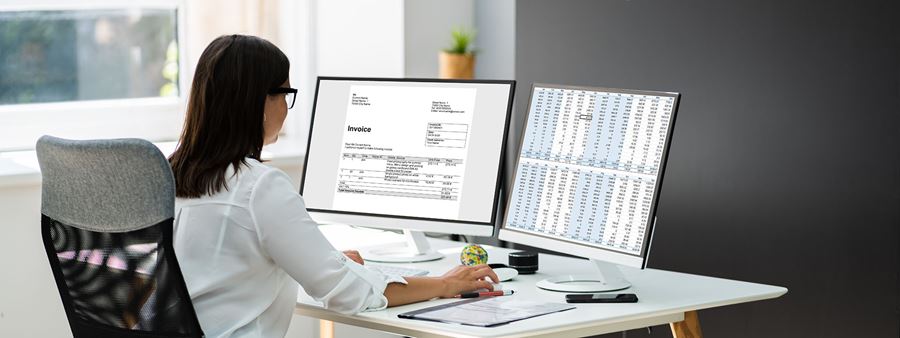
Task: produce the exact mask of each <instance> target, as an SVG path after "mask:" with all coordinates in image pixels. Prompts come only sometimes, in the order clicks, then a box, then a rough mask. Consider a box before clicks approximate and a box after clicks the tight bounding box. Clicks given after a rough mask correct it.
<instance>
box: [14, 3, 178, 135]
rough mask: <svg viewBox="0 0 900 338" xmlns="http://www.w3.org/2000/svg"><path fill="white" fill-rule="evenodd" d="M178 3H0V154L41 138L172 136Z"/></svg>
mask: <svg viewBox="0 0 900 338" xmlns="http://www.w3.org/2000/svg"><path fill="white" fill-rule="evenodd" d="M180 4H181V2H180V1H174V0H173V1H136V2H132V1H129V2H124V1H106V2H104V1H100V2H99V3H97V2H92V3H91V4H90V5H80V6H79V5H73V4H71V2H70V1H44V2H43V3H39V4H33V3H32V2H23V3H21V4H19V5H17V6H16V5H0V151H2V150H10V149H27V148H32V147H33V146H34V142H35V141H36V140H37V138H38V137H40V136H41V135H44V134H52V135H55V136H60V137H69V138H107V137H141V138H146V139H150V140H154V141H161V140H171V139H174V138H175V137H177V133H178V130H180V127H181V123H182V120H181V116H182V108H183V100H182V94H184V89H183V88H184V85H183V84H184V83H185V81H184V74H183V71H182V69H183V65H182V64H181V62H180V59H181V54H182V53H181V50H182V48H180V45H179V41H180V40H182V39H179V27H180V25H179V20H180V17H179V5H180ZM4 6H5V7H6V8H4Z"/></svg>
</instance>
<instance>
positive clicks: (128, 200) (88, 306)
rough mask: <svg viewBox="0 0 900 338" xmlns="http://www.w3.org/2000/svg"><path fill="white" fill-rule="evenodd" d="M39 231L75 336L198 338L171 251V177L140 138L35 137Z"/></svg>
mask: <svg viewBox="0 0 900 338" xmlns="http://www.w3.org/2000/svg"><path fill="white" fill-rule="evenodd" d="M37 155H38V162H39V163H40V166H41V175H42V176H43V183H42V190H41V192H42V195H41V236H42V238H43V240H44V247H45V249H46V251H47V257H48V258H49V260H50V266H51V269H52V270H53V276H54V278H55V279H56V285H57V287H58V289H59V294H60V297H61V298H62V303H63V307H64V308H65V311H66V316H67V318H68V320H69V326H70V327H71V329H72V334H73V335H74V336H75V337H203V332H202V330H201V329H200V324H199V322H198V321H197V315H196V313H195V312H194V307H193V305H192V304H191V300H190V296H189V295H188V292H187V288H186V287H185V284H184V277H183V276H182V275H181V270H180V269H179V268H178V262H177V260H176V259H175V251H174V250H173V248H172V220H173V216H174V209H175V180H174V178H173V177H172V171H171V169H170V168H169V163H168V162H167V161H166V159H165V157H164V156H163V155H162V153H160V151H159V150H158V149H157V148H156V146H154V145H153V144H151V143H150V142H147V141H145V140H139V139H117V140H91V141H72V140H64V139H60V138H55V137H50V136H44V137H41V139H40V140H38V142H37Z"/></svg>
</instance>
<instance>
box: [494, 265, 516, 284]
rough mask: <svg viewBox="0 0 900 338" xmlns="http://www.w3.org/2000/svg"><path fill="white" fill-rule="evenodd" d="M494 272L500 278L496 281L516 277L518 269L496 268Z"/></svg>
mask: <svg viewBox="0 0 900 338" xmlns="http://www.w3.org/2000/svg"><path fill="white" fill-rule="evenodd" d="M494 273H496V274H497V277H500V280H498V281H497V282H498V283H499V282H505V281H508V280H510V279H513V278H516V276H518V275H519V271H518V270H516V269H513V268H496V269H494Z"/></svg>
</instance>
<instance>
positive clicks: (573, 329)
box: [295, 225, 787, 338]
mask: <svg viewBox="0 0 900 338" xmlns="http://www.w3.org/2000/svg"><path fill="white" fill-rule="evenodd" d="M321 229H322V231H323V233H325V236H326V237H327V238H328V239H329V240H330V241H331V242H332V243H333V244H334V245H335V247H337V248H338V249H342V250H344V249H352V248H357V247H361V246H363V245H373V244H379V243H390V242H401V241H402V237H401V236H400V235H397V234H393V233H388V232H382V231H377V230H368V229H355V228H350V227H347V226H341V225H325V226H322V227H321ZM430 241H431V245H432V247H433V248H434V249H436V250H438V251H439V252H441V253H443V254H444V255H445V258H444V259H441V260H438V261H432V262H425V263H411V264H401V266H410V267H416V268H421V269H427V270H429V271H431V275H441V274H442V273H443V272H445V271H447V270H449V269H450V268H451V267H453V266H455V265H458V264H459V258H458V257H459V252H460V249H461V248H462V247H463V244H462V243H459V242H452V241H447V240H439V239H430ZM364 243H365V244H364ZM485 249H487V251H488V254H489V257H490V259H489V261H490V263H506V254H507V253H508V252H510V251H512V250H509V249H504V248H496V247H485ZM539 261H540V270H539V271H538V273H536V274H534V275H520V276H519V277H516V278H515V279H513V280H512V281H508V282H505V283H503V289H512V290H515V291H516V294H515V295H513V296H508V297H524V298H528V299H529V300H537V301H544V302H557V303H565V299H564V295H565V294H564V293H560V292H552V291H546V290H541V289H538V288H537V287H535V286H534V285H535V283H537V281H539V280H541V279H544V278H547V277H548V276H552V275H562V274H569V273H573V272H577V271H578V270H579V269H588V268H590V267H591V266H590V264H589V262H588V261H587V260H580V259H575V258H567V257H560V256H554V255H544V254H541V255H540V258H539ZM622 272H623V273H624V274H625V277H626V278H627V279H628V280H629V281H630V282H631V283H632V287H631V288H629V289H627V290H625V291H622V292H629V293H635V294H637V295H638V298H639V299H640V300H639V301H638V302H637V303H633V304H576V306H577V307H576V308H575V309H574V310H569V311H565V312H560V313H554V314H550V315H545V316H540V317H536V318H531V319H526V320H522V321H518V322H514V323H511V324H507V325H503V326H499V327H494V328H481V327H470V326H462V325H454V324H444V323H436V322H428V321H419V320H411V319H400V318H397V314H399V313H403V312H407V311H412V310H416V309H420V308H425V307H430V306H435V305H439V304H444V303H448V302H455V301H458V300H456V299H437V300H431V301H427V302H422V303H417V304H410V305H404V306H398V307H393V308H388V309H386V310H383V311H375V312H364V313H360V314H357V315H353V316H347V315H342V314H338V313H334V312H330V311H326V310H324V309H322V308H321V307H320V306H319V304H318V303H316V302H315V301H313V300H312V299H311V298H310V297H309V296H307V295H306V294H304V293H302V292H301V293H300V296H299V297H298V301H297V307H296V310H295V313H297V314H301V315H304V316H310V317H314V318H318V319H323V320H328V321H334V322H339V323H344V324H349V325H354V326H360V327H366V328H370V329H375V330H381V331H387V332H392V333H396V334H402V335H407V336H412V337H421V338H424V337H584V336H591V335H597V334H603V333H609V332H618V331H624V330H630V329H637V328H643V327H647V326H655V325H664V324H667V323H679V322H680V323H685V325H687V324H691V325H689V326H693V325H696V328H692V327H687V326H686V327H677V326H679V325H673V328H672V330H673V334H674V335H676V336H679V337H680V336H699V335H697V333H694V334H691V333H676V331H680V330H688V331H691V330H695V332H696V331H699V324H697V322H696V317H695V313H694V312H693V311H697V310H702V309H707V308H713V307H717V306H724V305H730V304H738V303H745V302H752V301H757V300H763V299H770V298H776V297H779V296H781V295H783V294H785V293H786V292H787V289H785V288H783V287H778V286H770V285H763V284H754V283H747V282H741V281H734V280H727V279H720V278H712V277H704V276H697V275H690V274H684V273H677V272H669V271H662V270H655V269H645V270H638V269H631V268H622ZM685 313H687V314H688V316H689V317H690V318H689V320H690V321H692V322H693V323H686V322H688V321H685V322H682V321H683V320H684V319H685Z"/></svg>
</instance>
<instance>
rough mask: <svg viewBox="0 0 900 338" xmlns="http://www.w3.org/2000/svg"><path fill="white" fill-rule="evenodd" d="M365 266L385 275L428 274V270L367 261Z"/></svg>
mask: <svg viewBox="0 0 900 338" xmlns="http://www.w3.org/2000/svg"><path fill="white" fill-rule="evenodd" d="M364 266H365V267H367V268H369V269H370V270H375V271H378V272H381V273H383V274H385V275H397V276H401V277H403V276H425V275H427V274H428V270H422V269H416V268H405V267H402V266H394V265H387V264H370V263H366V265H364Z"/></svg>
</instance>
